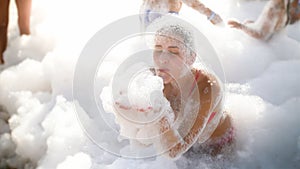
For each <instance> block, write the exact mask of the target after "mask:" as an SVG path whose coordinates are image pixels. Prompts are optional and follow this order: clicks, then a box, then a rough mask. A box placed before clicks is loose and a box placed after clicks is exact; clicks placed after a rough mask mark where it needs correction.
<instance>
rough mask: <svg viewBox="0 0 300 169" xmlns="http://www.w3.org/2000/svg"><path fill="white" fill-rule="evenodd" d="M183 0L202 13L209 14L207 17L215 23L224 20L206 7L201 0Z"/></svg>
mask: <svg viewBox="0 0 300 169" xmlns="http://www.w3.org/2000/svg"><path fill="white" fill-rule="evenodd" d="M182 2H183V3H185V4H186V5H188V6H189V7H191V8H193V9H195V10H196V11H198V12H200V13H201V14H203V15H205V16H207V19H208V20H209V21H210V22H211V23H213V24H218V23H221V22H222V21H223V20H222V18H221V17H220V16H219V15H218V14H217V13H215V12H214V11H212V10H211V9H209V8H208V7H206V6H205V5H204V4H203V3H201V2H200V1H199V0H182Z"/></svg>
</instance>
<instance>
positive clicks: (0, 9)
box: [0, 0, 9, 64]
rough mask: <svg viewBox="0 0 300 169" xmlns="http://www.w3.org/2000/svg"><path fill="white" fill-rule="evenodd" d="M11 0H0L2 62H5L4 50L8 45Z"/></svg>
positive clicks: (0, 59) (0, 57)
mask: <svg viewBox="0 0 300 169" xmlns="http://www.w3.org/2000/svg"><path fill="white" fill-rule="evenodd" d="M8 12H9V0H0V64H3V63H4V60H3V52H4V51H5V49H6V45H7V27H8Z"/></svg>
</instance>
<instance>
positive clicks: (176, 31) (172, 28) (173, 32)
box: [156, 24, 195, 52]
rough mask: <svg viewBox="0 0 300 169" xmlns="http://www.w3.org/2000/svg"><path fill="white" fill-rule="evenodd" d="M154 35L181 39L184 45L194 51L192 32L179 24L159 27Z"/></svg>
mask: <svg viewBox="0 0 300 169" xmlns="http://www.w3.org/2000/svg"><path fill="white" fill-rule="evenodd" d="M156 35H160V36H167V37H170V38H173V39H176V40H178V41H181V42H182V43H183V44H184V46H185V47H186V48H187V49H189V50H190V51H191V52H194V51H195V44H194V38H193V36H192V33H191V32H190V31H189V30H187V29H186V28H184V27H183V26H181V25H178V24H176V25H175V24H174V25H168V26H164V27H162V28H160V29H159V30H158V31H157V32H156Z"/></svg>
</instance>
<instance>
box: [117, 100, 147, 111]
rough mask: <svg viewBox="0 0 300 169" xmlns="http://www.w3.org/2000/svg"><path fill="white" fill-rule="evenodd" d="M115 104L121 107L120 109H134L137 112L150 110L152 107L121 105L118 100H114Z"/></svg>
mask: <svg viewBox="0 0 300 169" xmlns="http://www.w3.org/2000/svg"><path fill="white" fill-rule="evenodd" d="M115 105H116V106H117V107H118V108H119V109H122V110H134V111H137V112H148V111H151V110H153V107H151V106H148V107H147V108H138V107H136V106H133V107H132V106H126V105H123V104H121V103H120V102H115Z"/></svg>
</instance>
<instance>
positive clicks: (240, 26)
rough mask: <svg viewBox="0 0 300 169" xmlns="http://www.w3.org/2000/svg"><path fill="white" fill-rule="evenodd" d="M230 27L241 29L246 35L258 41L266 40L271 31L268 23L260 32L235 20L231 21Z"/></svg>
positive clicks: (229, 22)
mask: <svg viewBox="0 0 300 169" xmlns="http://www.w3.org/2000/svg"><path fill="white" fill-rule="evenodd" d="M228 25H229V26H230V27H232V28H236V29H240V30H242V31H244V32H245V33H246V34H248V35H250V36H252V37H253V38H256V39H265V38H266V36H267V35H268V33H269V30H270V25H269V23H268V22H265V23H264V25H263V26H262V28H261V29H260V30H257V29H255V28H252V27H249V26H247V25H246V24H242V23H239V22H237V21H233V20H229V21H228Z"/></svg>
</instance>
